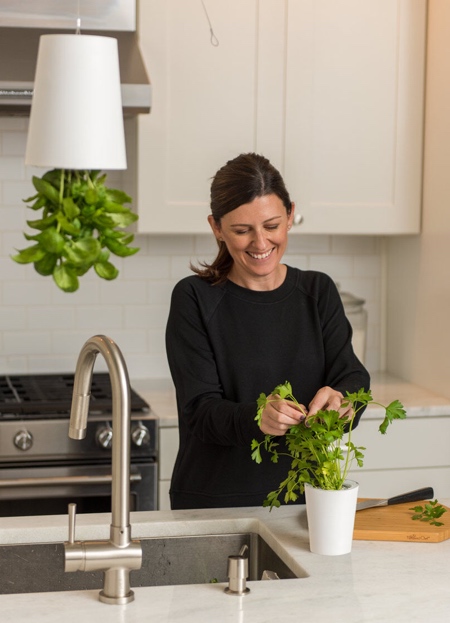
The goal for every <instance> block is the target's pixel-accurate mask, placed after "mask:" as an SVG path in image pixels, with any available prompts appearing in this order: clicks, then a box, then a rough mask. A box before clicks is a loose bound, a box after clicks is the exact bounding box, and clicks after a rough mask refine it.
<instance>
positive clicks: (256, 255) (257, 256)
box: [248, 249, 273, 260]
mask: <svg viewBox="0 0 450 623" xmlns="http://www.w3.org/2000/svg"><path fill="white" fill-rule="evenodd" d="M272 251H273V249H270V251H267V253H250V251H249V252H248V254H249V255H250V256H251V257H252V258H253V259H255V260H265V259H266V257H269V255H270V254H271V253H272Z"/></svg>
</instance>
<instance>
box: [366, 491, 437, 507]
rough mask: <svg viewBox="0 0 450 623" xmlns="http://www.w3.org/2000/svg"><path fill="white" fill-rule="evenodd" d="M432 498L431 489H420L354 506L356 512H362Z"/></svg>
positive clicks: (432, 492)
mask: <svg viewBox="0 0 450 623" xmlns="http://www.w3.org/2000/svg"><path fill="white" fill-rule="evenodd" d="M433 496H434V491H433V488H432V487H423V488H422V489H415V490H414V491H408V493H401V494H400V495H396V496H394V497H392V498H386V499H381V500H380V499H370V500H363V501H362V502H358V503H357V505H356V510H357V511H363V510H365V509H366V508H374V507H375V506H391V504H403V503H404V502H418V501H419V500H429V499H431V498H432V497H433Z"/></svg>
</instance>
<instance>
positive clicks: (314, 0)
mask: <svg viewBox="0 0 450 623" xmlns="http://www.w3.org/2000/svg"><path fill="white" fill-rule="evenodd" d="M205 6H206V8H207V10H208V14H209V18H210V20H211V23H212V27H213V29H214V32H215V34H216V35H217V37H218V40H219V45H218V46H216V47H215V46H213V45H211V43H210V32H209V25H208V22H207V19H206V15H205V12H204V10H203V6H202V3H201V2H200V0H198V1H194V0H190V1H188V2H187V1H186V0H146V1H145V2H140V5H139V29H140V40H141V47H142V51H143V54H144V57H145V60H146V64H147V67H148V70H149V74H150V78H151V81H152V84H153V93H154V100H153V107H152V111H151V113H150V115H140V116H139V118H138V121H137V123H138V139H137V140H138V176H137V177H138V180H137V185H138V188H137V205H138V210H139V215H140V218H139V222H138V227H139V231H140V232H148V233H201V232H208V231H209V227H208V225H207V222H206V216H207V214H208V213H209V205H208V193H209V184H210V178H211V176H212V175H213V174H214V173H215V172H216V170H217V169H218V168H219V167H220V166H221V165H222V164H224V162H225V161H226V160H227V159H229V158H232V157H234V156H235V155H237V154H238V153H240V152H244V151H257V152H259V153H263V154H264V155H266V156H267V157H269V158H270V159H271V160H272V162H273V163H274V164H275V165H276V166H277V167H278V168H279V169H280V170H281V172H282V173H283V175H284V176H285V179H286V183H287V185H288V188H289V190H290V193H291V196H292V199H293V200H294V201H295V202H296V205H297V211H298V213H299V214H301V215H302V217H303V222H302V224H301V225H300V226H299V227H298V228H297V231H299V232H301V233H329V234H332V233H354V234H366V233H370V234H396V233H416V232H418V231H419V229H420V205H421V168H422V164H421V163H422V117H423V89H424V56H425V24H426V0H259V1H258V0H228V1H227V2H226V3H224V2H221V1H220V0H207V1H206V2H205Z"/></svg>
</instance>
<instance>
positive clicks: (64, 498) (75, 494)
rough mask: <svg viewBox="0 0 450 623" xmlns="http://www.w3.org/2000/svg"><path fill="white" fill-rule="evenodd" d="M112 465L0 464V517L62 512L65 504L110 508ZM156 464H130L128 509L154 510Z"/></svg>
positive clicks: (86, 510) (79, 507)
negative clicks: (19, 465)
mask: <svg viewBox="0 0 450 623" xmlns="http://www.w3.org/2000/svg"><path fill="white" fill-rule="evenodd" d="M111 481H112V476H111V465H69V466H60V465H58V466H48V465H46V466H36V465H34V466H32V465H27V466H26V467H20V468H18V467H2V468H1V469H0V517H21V516H28V515H63V514H66V513H67V507H68V504H69V503H71V502H75V503H76V504H77V513H104V512H110V511H111ZM156 505H157V464H156V462H155V461H148V462H142V463H133V464H132V465H131V468H130V510H131V511H144V510H145V511H146V510H156Z"/></svg>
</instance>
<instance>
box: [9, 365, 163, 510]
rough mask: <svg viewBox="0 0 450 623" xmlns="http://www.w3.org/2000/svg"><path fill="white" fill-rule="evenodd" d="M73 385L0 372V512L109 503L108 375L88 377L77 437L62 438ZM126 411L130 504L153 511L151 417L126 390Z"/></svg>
mask: <svg viewBox="0 0 450 623" xmlns="http://www.w3.org/2000/svg"><path fill="white" fill-rule="evenodd" d="M73 384H74V374H70V373H68V374H37V375H9V376H1V377H0V516H5V515H9V516H10V515H14V514H53V513H59V512H65V510H64V504H65V503H66V501H67V499H68V496H69V495H70V496H71V497H75V498H76V500H77V503H79V504H80V506H81V508H80V512H98V511H100V510H104V508H107V507H108V504H109V496H110V482H111V448H112V436H113V428H112V388H111V382H110V378H109V374H107V373H94V374H93V377H92V384H91V396H90V399H89V415H88V418H87V427H86V436H85V438H84V439H82V440H74V439H71V438H69V435H68V433H69V417H70V410H71V404H72V393H73ZM130 408H131V431H130V437H131V447H130V459H131V493H132V496H133V505H132V508H133V509H134V510H154V509H155V508H156V503H157V495H156V479H157V431H158V425H157V419H156V417H155V416H154V415H153V414H152V413H151V409H150V406H149V404H148V403H147V402H146V401H145V400H144V399H143V398H142V397H141V396H140V395H139V394H137V393H136V392H135V391H134V390H133V389H130ZM38 500H39V503H38V504H37V501H38ZM101 503H102V504H103V505H104V506H101V505H100V504H101ZM30 504H33V506H30ZM36 504H37V505H36ZM65 508H67V507H65ZM83 508H84V509H85V510H84V511H83V510H82V509H83ZM38 511H39V512H38Z"/></svg>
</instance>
